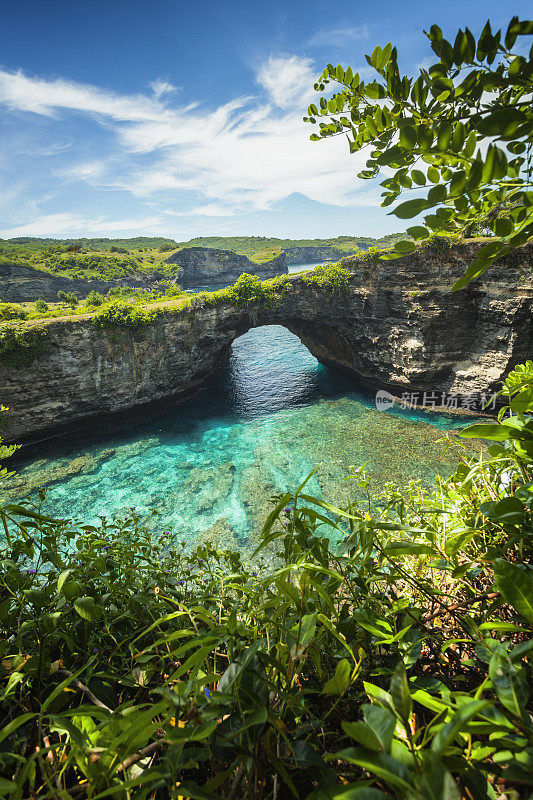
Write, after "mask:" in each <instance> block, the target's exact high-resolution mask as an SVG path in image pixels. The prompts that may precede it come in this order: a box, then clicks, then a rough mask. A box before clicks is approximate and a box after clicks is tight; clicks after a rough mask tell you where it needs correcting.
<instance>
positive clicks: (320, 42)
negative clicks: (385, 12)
mask: <svg viewBox="0 0 533 800" xmlns="http://www.w3.org/2000/svg"><path fill="white" fill-rule="evenodd" d="M368 36H369V28H368V25H361V26H359V27H358V28H337V29H336V30H327V31H317V32H316V33H315V35H314V36H312V37H311V38H310V39H309V41H308V43H307V44H308V46H309V47H342V46H343V45H347V44H350V43H351V42H355V41H357V40H358V39H368Z"/></svg>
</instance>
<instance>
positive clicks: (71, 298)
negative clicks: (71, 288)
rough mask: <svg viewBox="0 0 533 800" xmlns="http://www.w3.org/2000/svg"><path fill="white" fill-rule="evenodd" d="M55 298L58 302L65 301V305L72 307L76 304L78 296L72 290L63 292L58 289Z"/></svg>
mask: <svg viewBox="0 0 533 800" xmlns="http://www.w3.org/2000/svg"><path fill="white" fill-rule="evenodd" d="M57 299H58V300H59V302H60V303H65V305H67V306H71V307H72V308H74V307H75V306H77V305H78V298H77V297H76V295H75V294H74V292H64V291H63V290H62V289H60V290H59V291H58V293H57Z"/></svg>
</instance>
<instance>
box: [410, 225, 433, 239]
mask: <svg viewBox="0 0 533 800" xmlns="http://www.w3.org/2000/svg"><path fill="white" fill-rule="evenodd" d="M406 233H408V234H409V236H412V237H413V239H429V237H430V233H429V231H428V229H427V228H424V226H423V225H413V226H412V227H411V228H407V230H406Z"/></svg>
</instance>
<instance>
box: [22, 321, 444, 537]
mask: <svg viewBox="0 0 533 800" xmlns="http://www.w3.org/2000/svg"><path fill="white" fill-rule="evenodd" d="M457 425H458V421H457V419H454V418H453V417H448V416H444V415H438V414H424V413H418V414H415V413H411V412H409V413H408V412H401V411H399V410H398V409H396V410H393V411H387V412H386V413H384V412H381V411H377V410H376V408H375V404H374V398H373V397H369V396H364V395H363V394H361V393H360V392H358V391H357V390H356V384H355V383H354V379H353V378H352V377H350V376H348V375H346V374H345V373H343V372H340V371H337V370H335V369H331V368H328V367H324V366H322V365H321V364H319V363H318V362H317V361H316V359H315V358H314V357H313V356H312V355H311V354H310V353H309V351H308V350H307V349H306V348H305V347H304V346H303V345H302V344H301V342H300V340H299V339H298V338H297V337H296V336H293V334H291V333H290V332H289V331H287V330H286V329H285V328H282V327H280V326H268V327H263V328H257V329H254V330H251V331H249V332H248V333H247V334H246V335H245V336H242V337H241V338H240V339H238V340H236V342H235V343H234V345H233V350H232V356H231V359H230V361H229V363H228V364H227V365H226V366H224V367H223V368H222V369H221V370H220V371H219V372H218V373H217V374H216V375H215V376H213V378H212V379H211V380H210V381H209V382H208V384H206V386H205V387H204V388H203V389H202V390H201V391H200V392H199V394H198V395H197V396H196V397H194V398H193V399H192V400H190V401H189V402H187V403H186V404H184V405H176V406H174V407H170V408H167V409H166V410H165V411H164V412H160V413H158V414H157V416H155V417H154V415H153V412H152V411H151V412H150V418H144V419H141V420H137V421H136V422H133V421H131V420H129V421H125V422H124V424H123V425H122V427H121V429H119V430H117V429H116V427H115V428H114V429H113V430H110V429H107V430H105V429H100V430H99V431H96V432H95V433H93V435H92V437H91V438H89V437H87V436H84V437H79V438H73V437H72V435H69V436H62V437H57V438H55V439H52V440H48V441H46V442H44V443H42V444H41V445H40V446H38V447H36V448H35V447H33V448H32V449H29V450H26V451H24V450H23V451H22V456H21V458H20V459H19V461H18V465H17V469H18V473H19V474H18V477H17V479H16V480H15V482H14V483H13V484H12V486H11V488H10V490H9V496H20V495H21V494H23V493H27V492H28V491H31V490H33V489H35V488H37V487H39V486H42V485H47V486H50V487H51V488H50V492H49V494H48V497H47V500H46V506H47V509H48V510H49V511H50V512H51V513H54V514H57V515H59V516H61V517H72V516H77V517H80V518H83V519H85V520H86V521H89V520H93V519H95V518H96V517H97V516H99V515H106V516H111V515H112V514H113V513H116V512H120V513H123V512H126V511H127V510H128V509H129V508H131V507H135V508H136V510H137V511H138V512H140V513H142V514H145V513H146V514H148V513H149V511H150V509H151V508H156V509H157V510H158V512H159V514H158V516H157V517H156V518H155V521H154V522H153V523H152V524H155V525H157V526H159V527H161V528H162V529H163V530H165V529H168V528H170V527H172V528H174V530H177V531H179V532H180V533H181V534H182V536H183V538H184V539H186V540H187V541H189V542H192V541H197V540H198V537H201V538H203V537H208V538H210V539H212V540H215V541H216V542H218V543H219V544H220V545H221V546H222V545H224V546H244V545H245V543H246V542H247V541H248V540H249V538H250V536H253V535H254V534H255V533H257V531H258V530H259V529H260V527H261V526H262V524H263V522H264V519H265V517H266V515H267V514H268V511H269V509H270V507H271V506H270V504H269V499H270V497H271V496H272V495H273V494H275V493H276V492H279V491H282V490H286V489H293V488H296V487H297V486H298V485H299V483H300V482H301V481H302V480H303V479H304V478H305V477H306V476H307V475H308V474H309V473H310V472H311V471H312V470H313V469H314V468H315V467H317V466H318V467H319V469H318V471H317V473H316V475H315V476H314V477H313V479H312V480H311V482H310V489H311V490H312V491H313V492H315V493H317V494H321V495H322V496H323V497H324V498H325V499H327V500H329V501H333V502H336V503H342V502H344V500H345V499H346V497H347V493H348V491H350V488H349V484H346V483H345V482H344V478H345V477H346V475H347V474H348V473H349V467H350V465H357V466H358V465H360V464H362V463H364V462H368V465H367V469H368V471H369V473H370V475H371V477H372V479H373V481H374V483H375V486H376V487H378V488H379V487H381V486H383V485H384V483H385V482H386V481H388V480H396V481H398V482H401V483H403V482H405V481H406V480H407V479H408V478H409V477H420V478H422V479H424V480H425V481H431V479H432V478H433V476H434V475H435V474H436V472H437V471H440V472H441V473H443V472H448V471H450V470H451V469H452V467H453V463H454V459H453V457H452V456H451V455H448V456H447V458H446V461H445V462H441V460H440V456H441V453H442V450H443V446H442V445H441V444H439V443H436V440H437V439H439V438H440V437H441V436H442V434H443V432H444V431H445V430H446V429H452V428H454V427H457Z"/></svg>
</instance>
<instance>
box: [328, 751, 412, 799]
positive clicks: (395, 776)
mask: <svg viewBox="0 0 533 800" xmlns="http://www.w3.org/2000/svg"><path fill="white" fill-rule="evenodd" d="M334 758H340V759H342V760H343V761H349V762H350V763H352V764H357V765H358V766H359V767H362V769H365V770H367V771H368V772H370V773H371V774H372V775H375V776H376V777H377V778H380V779H381V780H383V781H385V782H386V783H388V784H389V786H391V787H393V788H395V789H399V790H400V791H401V792H405V793H406V794H407V796H411V793H412V790H413V787H412V784H411V776H410V773H409V770H408V769H407V767H406V766H404V764H402V763H401V762H400V761H397V760H396V759H395V758H392V756H389V755H387V754H386V753H374V752H372V751H371V750H366V749H365V748H362V747H348V748H347V749H346V750H341V751H340V752H339V753H335V754H334Z"/></svg>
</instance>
